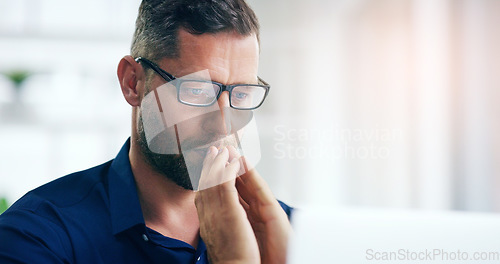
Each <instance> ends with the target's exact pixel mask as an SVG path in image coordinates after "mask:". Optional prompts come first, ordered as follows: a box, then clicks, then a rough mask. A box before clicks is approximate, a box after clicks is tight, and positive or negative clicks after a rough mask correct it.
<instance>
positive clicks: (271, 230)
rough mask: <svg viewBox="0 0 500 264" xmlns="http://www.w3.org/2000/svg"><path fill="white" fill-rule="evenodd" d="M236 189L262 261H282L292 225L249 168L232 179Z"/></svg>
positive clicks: (266, 186) (260, 179) (267, 262)
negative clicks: (234, 179)
mask: <svg viewBox="0 0 500 264" xmlns="http://www.w3.org/2000/svg"><path fill="white" fill-rule="evenodd" d="M242 159H243V162H245V161H244V157H243V158H242ZM236 188H237V190H238V193H239V195H240V203H241V204H242V206H243V208H244V209H245V211H246V214H247V216H248V220H249V222H250V224H251V226H252V229H253V231H254V234H255V236H256V238H257V242H258V245H259V250H260V256H261V261H262V263H266V264H270V263H286V256H287V244H288V239H289V236H290V234H291V232H292V228H291V225H290V222H289V221H288V217H287V215H286V213H285V212H284V211H283V209H282V208H281V206H280V205H279V203H278V201H277V200H276V198H275V197H274V195H273V194H272V193H271V190H270V189H269V186H268V185H267V184H266V182H265V181H264V179H262V177H260V175H259V174H258V173H257V171H256V170H255V169H252V170H250V171H248V172H246V173H245V174H243V175H241V176H240V177H238V178H237V179H236Z"/></svg>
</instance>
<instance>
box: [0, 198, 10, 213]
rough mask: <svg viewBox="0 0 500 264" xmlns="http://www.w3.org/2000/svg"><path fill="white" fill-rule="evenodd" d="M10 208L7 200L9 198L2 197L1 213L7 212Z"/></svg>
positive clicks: (0, 203)
mask: <svg viewBox="0 0 500 264" xmlns="http://www.w3.org/2000/svg"><path fill="white" fill-rule="evenodd" d="M7 208H9V203H8V202H7V199H5V198H3V197H2V198H0V214H1V213H3V212H5V210H7Z"/></svg>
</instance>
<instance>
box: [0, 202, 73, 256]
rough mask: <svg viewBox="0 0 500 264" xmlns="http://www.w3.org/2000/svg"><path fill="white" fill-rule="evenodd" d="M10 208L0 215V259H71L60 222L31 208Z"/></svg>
mask: <svg viewBox="0 0 500 264" xmlns="http://www.w3.org/2000/svg"><path fill="white" fill-rule="evenodd" d="M11 209H12V208H10V209H9V210H7V211H6V212H4V213H3V214H2V215H0V263H2V264H11V263H12V264H13V263H16V264H19V263H23V264H24V263H26V264H28V263H40V264H45V263H47V264H49V263H50V264H52V263H54V264H57V263H72V261H71V260H70V259H69V258H68V253H69V252H71V251H70V249H69V248H68V246H69V244H70V243H69V239H68V238H67V237H66V238H65V232H63V229H62V228H61V227H60V226H58V225H57V224H55V223H54V222H52V221H51V220H49V219H47V218H44V217H42V216H39V215H37V214H35V213H34V212H33V211H29V210H22V209H17V210H16V209H13V210H11Z"/></svg>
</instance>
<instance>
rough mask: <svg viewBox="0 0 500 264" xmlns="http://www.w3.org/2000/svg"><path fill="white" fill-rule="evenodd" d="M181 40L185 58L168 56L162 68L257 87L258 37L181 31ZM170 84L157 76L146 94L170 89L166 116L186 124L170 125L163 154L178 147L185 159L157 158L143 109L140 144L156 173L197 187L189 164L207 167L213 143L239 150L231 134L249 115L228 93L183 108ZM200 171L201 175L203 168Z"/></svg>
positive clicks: (163, 101)
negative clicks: (235, 107) (232, 103)
mask: <svg viewBox="0 0 500 264" xmlns="http://www.w3.org/2000/svg"><path fill="white" fill-rule="evenodd" d="M178 37H179V54H180V56H179V57H178V58H175V59H170V58H165V59H163V60H161V61H160V62H159V64H158V65H159V66H160V67H161V68H162V69H164V70H166V71H167V72H169V73H171V74H172V75H174V76H176V77H177V78H183V76H193V75H198V76H194V77H200V78H205V77H207V76H208V75H209V77H210V79H211V80H212V81H216V82H219V83H222V84H226V85H228V84H256V83H257V70H258V59H259V47H258V42H257V38H256V37H255V35H250V36H241V35H239V34H237V33H233V32H228V33H217V34H202V35H192V34H189V33H187V32H186V31H184V30H180V31H179V36H178ZM198 73H205V74H201V75H205V76H201V75H200V74H198ZM207 73H208V74H207ZM165 83H166V81H165V80H164V79H163V78H161V77H160V76H159V75H157V74H154V75H152V80H151V81H150V82H149V84H150V85H149V87H147V89H146V90H147V91H153V90H155V89H156V88H157V87H160V86H162V85H163V87H164V88H166V89H164V91H165V92H163V93H162V94H163V96H161V107H162V108H163V109H162V111H163V112H164V113H165V116H171V117H172V119H175V120H177V121H179V120H181V121H179V122H177V121H175V123H176V125H175V126H174V125H173V124H170V125H169V126H168V128H167V129H166V130H165V131H164V132H162V133H161V135H160V137H158V139H159V140H160V141H161V143H160V144H162V148H163V149H164V152H163V153H179V151H178V149H179V148H181V152H182V155H179V154H177V155H176V154H168V155H165V154H157V153H153V152H152V151H151V150H150V149H149V148H148V144H147V142H146V136H145V132H144V125H143V120H146V119H148V117H147V116H143V115H145V114H146V113H143V112H142V111H141V112H140V115H139V120H138V124H137V125H138V130H139V131H138V133H139V137H138V138H139V142H138V143H139V145H140V146H141V148H140V149H141V151H142V152H143V154H144V156H145V158H146V161H147V162H148V163H149V164H150V165H151V166H152V167H153V168H154V169H155V170H156V171H158V172H160V173H162V174H164V175H165V176H166V177H167V178H169V179H171V180H173V181H174V182H175V183H176V184H178V185H179V186H181V187H183V188H185V189H192V185H191V180H190V178H189V174H188V172H187V168H186V164H199V165H201V164H202V161H203V159H204V157H205V154H206V151H207V148H208V147H210V146H212V145H215V146H217V147H221V146H227V145H233V146H237V142H236V141H235V138H234V136H233V137H227V136H228V135H230V134H233V133H235V132H236V131H237V130H238V129H240V128H241V125H240V124H239V123H241V119H244V118H245V115H248V114H249V112H248V110H239V111H238V110H233V109H231V108H230V105H229V95H228V92H227V91H226V92H223V93H222V94H221V96H220V97H219V100H218V101H217V103H216V104H214V105H213V106H211V107H209V108H207V107H195V106H189V105H185V104H182V103H180V102H178V100H177V95H176V90H175V88H174V86H171V87H168V86H165ZM158 90H159V89H158ZM242 111H243V112H242ZM238 119H240V120H238ZM145 123H147V122H145ZM176 130H177V133H176ZM188 166H190V165H188ZM192 167H194V166H190V169H192ZM196 170H199V171H201V167H199V168H196ZM191 173H193V172H192V171H191Z"/></svg>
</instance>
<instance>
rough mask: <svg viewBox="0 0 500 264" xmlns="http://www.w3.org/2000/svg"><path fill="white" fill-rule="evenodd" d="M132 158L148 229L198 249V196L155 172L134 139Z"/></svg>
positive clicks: (131, 147) (130, 154) (131, 151)
mask: <svg viewBox="0 0 500 264" xmlns="http://www.w3.org/2000/svg"><path fill="white" fill-rule="evenodd" d="M129 158H130V165H131V167H132V172H133V174H134V178H135V181H136V183H137V189H138V193H139V200H140V203H141V209H142V213H143V216H144V221H145V222H146V226H148V227H149V228H151V229H154V230H155V231H157V232H159V233H161V234H163V235H164V236H168V237H171V238H175V239H178V240H182V241H184V242H186V243H188V244H191V245H192V246H194V247H196V246H197V243H198V239H199V235H198V234H199V232H198V231H199V222H198V214H197V212H196V207H195V205H194V197H195V193H194V192H193V191H191V190H186V189H184V188H182V187H180V186H178V185H177V184H175V183H174V182H173V181H171V180H170V179H168V178H167V177H166V176H165V175H163V174H161V173H159V172H157V171H155V170H154V169H152V168H151V166H149V164H148V163H147V162H146V161H145V159H144V156H143V155H142V152H141V151H140V149H139V146H138V145H137V143H136V141H135V140H133V139H131V144H130V152H129Z"/></svg>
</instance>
